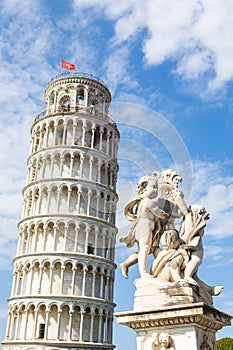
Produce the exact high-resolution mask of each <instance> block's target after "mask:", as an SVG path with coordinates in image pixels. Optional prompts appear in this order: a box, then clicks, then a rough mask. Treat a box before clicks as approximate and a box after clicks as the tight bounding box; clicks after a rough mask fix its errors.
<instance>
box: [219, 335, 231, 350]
mask: <svg viewBox="0 0 233 350" xmlns="http://www.w3.org/2000/svg"><path fill="white" fill-rule="evenodd" d="M217 349H218V350H233V338H222V339H219V340H217Z"/></svg>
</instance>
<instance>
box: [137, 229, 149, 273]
mask: <svg viewBox="0 0 233 350" xmlns="http://www.w3.org/2000/svg"><path fill="white" fill-rule="evenodd" d="M151 242H152V234H151V233H149V232H145V233H144V235H143V236H142V237H141V238H140V239H139V240H138V245H139V251H138V268H139V272H140V275H141V277H150V276H151V275H150V274H149V273H148V255H149V253H150V248H151Z"/></svg>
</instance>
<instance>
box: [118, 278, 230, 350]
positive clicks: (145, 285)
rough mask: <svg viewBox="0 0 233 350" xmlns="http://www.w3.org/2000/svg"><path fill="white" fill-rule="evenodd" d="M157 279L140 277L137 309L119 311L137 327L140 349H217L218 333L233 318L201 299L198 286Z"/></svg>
mask: <svg viewBox="0 0 233 350" xmlns="http://www.w3.org/2000/svg"><path fill="white" fill-rule="evenodd" d="M157 282H158V281H157ZM157 282H155V280H153V279H151V280H150V279H149V280H146V281H145V280H142V279H140V280H137V281H136V282H135V285H136V287H137V290H136V292H135V299H134V311H128V312H119V313H117V314H116V317H117V323H119V324H122V325H126V326H128V327H130V328H132V329H134V330H135V332H136V336H137V350H151V349H152V350H166V349H168V350H216V349H217V347H216V338H215V334H216V332H217V331H218V330H220V329H221V328H222V327H224V326H230V324H231V318H232V317H231V316H230V315H227V314H225V313H223V312H221V311H219V310H217V309H215V308H213V307H212V306H211V305H208V304H207V303H205V302H203V301H200V300H201V299H202V298H201V296H200V294H199V290H198V288H197V287H196V288H195V287H190V286H179V285H178V286H174V284H173V286H172V285H171V284H170V285H158V283H157Z"/></svg>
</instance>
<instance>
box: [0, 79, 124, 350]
mask: <svg viewBox="0 0 233 350" xmlns="http://www.w3.org/2000/svg"><path fill="white" fill-rule="evenodd" d="M45 101H46V109H45V110H44V111H43V112H42V113H40V114H39V115H38V116H37V117H36V119H35V122H34V123H33V125H32V127H31V149H30V155H29V157H28V176H27V184H26V186H25V187H24V189H23V211H22V219H21V220H20V222H19V224H18V230H19V241H18V249H17V254H16V257H15V259H14V276H13V282H12V292H11V296H10V298H9V299H8V302H9V308H8V322H7V329H6V337H5V340H4V341H3V343H2V344H3V346H2V349H3V350H10V349H11V350H13V349H14V350H16V349H17V350H20V349H21V350H22V349H23V350H29V349H40V350H42V349H46V350H50V349H51V350H52V349H53V350H55V349H92V350H95V349H106V350H111V349H113V348H114V346H113V344H112V319H113V309H114V303H113V283H114V270H115V264H114V246H115V236H116V227H115V211H116V203H117V194H116V190H115V188H116V178H117V171H118V165H117V149H118V141H119V132H118V130H117V127H116V125H115V123H114V122H113V121H112V120H111V119H110V117H109V115H108V109H109V104H110V102H111V95H110V92H109V90H108V88H107V87H106V85H105V84H104V83H103V82H102V81H100V80H99V79H98V78H96V77H93V76H91V75H87V74H78V73H77V74H73V75H70V74H65V75H60V76H58V77H56V78H55V79H53V80H52V81H50V83H49V84H48V86H47V87H46V89H45Z"/></svg>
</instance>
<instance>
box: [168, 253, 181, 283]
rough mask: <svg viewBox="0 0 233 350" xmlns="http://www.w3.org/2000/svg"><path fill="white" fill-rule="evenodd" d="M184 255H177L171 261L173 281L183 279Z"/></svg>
mask: <svg viewBox="0 0 233 350" xmlns="http://www.w3.org/2000/svg"><path fill="white" fill-rule="evenodd" d="M182 260H183V258H182V256H181V255H180V256H177V257H176V258H175V259H174V260H172V261H171V264H170V267H171V275H172V279H173V282H177V281H179V280H181V279H182V277H181V274H180V266H181V263H182Z"/></svg>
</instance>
